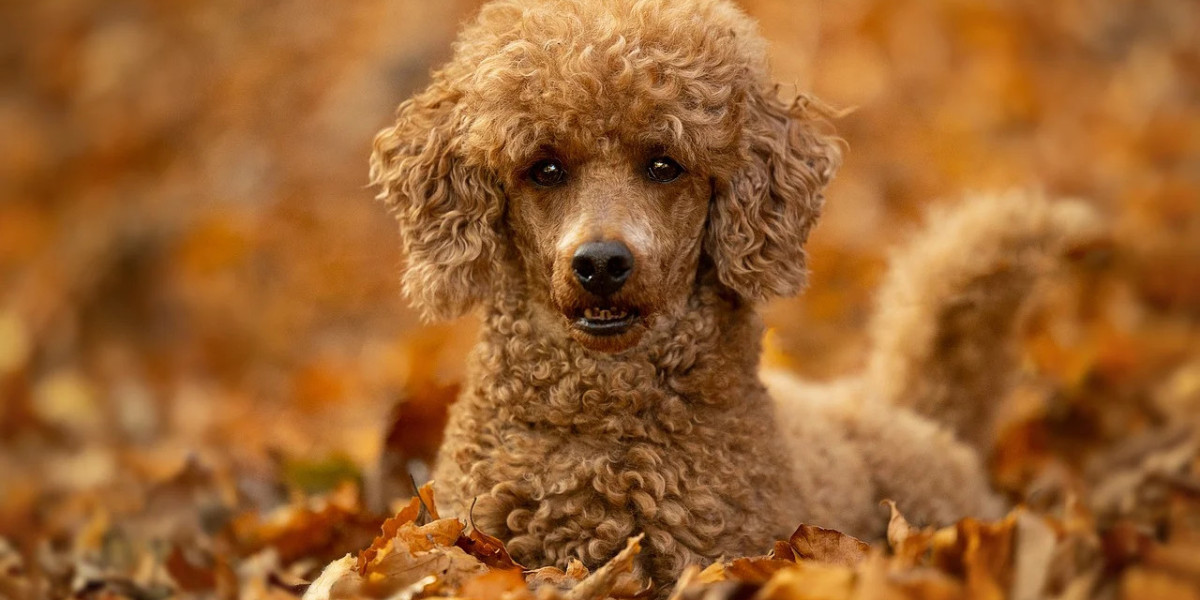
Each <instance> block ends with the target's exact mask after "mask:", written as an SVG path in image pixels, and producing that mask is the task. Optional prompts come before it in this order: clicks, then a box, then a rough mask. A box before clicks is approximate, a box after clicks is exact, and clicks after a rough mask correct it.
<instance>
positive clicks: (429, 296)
mask: <svg viewBox="0 0 1200 600" xmlns="http://www.w3.org/2000/svg"><path fill="white" fill-rule="evenodd" d="M460 97H461V94H459V93H458V92H456V91H455V90H454V89H452V88H450V87H449V86H448V85H446V84H444V83H442V82H434V84H432V85H431V86H430V87H429V88H428V89H426V90H425V91H424V92H422V93H421V94H419V95H417V96H415V97H414V98H412V99H410V100H408V101H406V102H405V103H403V104H401V105H400V108H399V109H398V110H397V118H396V124H395V125H394V126H392V127H388V128H386V129H384V130H382V131H380V132H379V134H378V135H376V136H375V145H374V151H373V152H372V154H371V181H372V183H373V184H375V185H378V186H379V187H380V191H379V198H380V199H381V200H383V201H384V202H385V203H386V204H387V206H388V208H390V209H391V211H392V213H393V214H394V215H395V217H396V220H397V221H398V222H399V223H400V237H401V240H402V244H403V249H404V254H405V261H406V264H405V269H404V276H403V284H404V290H405V295H406V296H408V298H409V300H410V301H411V302H412V303H413V305H414V306H415V307H416V308H417V309H418V310H420V311H421V314H422V315H423V316H424V317H425V318H427V319H433V318H452V317H455V316H458V315H461V314H462V313H464V312H466V311H468V310H469V309H470V308H471V307H472V306H474V305H475V304H476V303H477V302H479V301H481V300H483V299H484V298H485V297H486V296H487V294H488V293H489V290H490V287H491V283H490V281H491V275H490V272H491V271H492V270H493V269H494V267H495V260H496V258H497V257H496V253H497V247H498V243H497V239H498V236H497V233H496V227H497V224H498V222H499V220H500V217H501V215H502V213H503V210H504V206H503V198H504V195H503V193H502V191H501V188H500V185H499V183H498V182H497V181H496V177H495V176H494V175H493V174H492V173H490V172H489V171H488V170H486V169H485V168H484V167H482V166H479V165H471V164H468V161H467V160H466V157H465V156H464V153H463V152H462V151H461V135H462V134H463V132H464V130H465V128H466V123H465V121H466V119H465V118H464V116H463V111H462V107H461V106H460V105H459V103H458V100H459V99H460Z"/></svg>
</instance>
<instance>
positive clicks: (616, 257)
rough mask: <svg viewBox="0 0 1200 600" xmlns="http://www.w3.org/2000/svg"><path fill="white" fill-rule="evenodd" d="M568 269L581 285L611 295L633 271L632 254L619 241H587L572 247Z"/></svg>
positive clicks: (601, 293)
mask: <svg viewBox="0 0 1200 600" xmlns="http://www.w3.org/2000/svg"><path fill="white" fill-rule="evenodd" d="M571 270H573V271H575V279H578V280H579V284H580V285H582V286H583V289H585V290H587V291H589V292H591V293H593V294H595V295H597V296H611V295H613V294H615V293H616V292H617V290H619V289H621V286H622V285H625V280H626V279H629V274H630V273H632V272H633V254H632V253H630V252H629V248H628V247H626V246H625V244H622V243H621V242H588V243H586V244H583V245H582V246H580V247H579V248H578V249H577V250H575V257H574V258H572V259H571Z"/></svg>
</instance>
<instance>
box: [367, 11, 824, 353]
mask: <svg viewBox="0 0 1200 600" xmlns="http://www.w3.org/2000/svg"><path fill="white" fill-rule="evenodd" d="M455 50H456V53H455V57H454V59H453V60H452V61H451V62H450V63H449V64H448V65H446V66H445V67H444V68H443V69H442V70H440V71H438V72H436V73H435V74H434V77H433V82H432V84H431V85H430V86H429V88H427V89H426V90H425V91H423V92H422V93H420V94H418V95H417V96H415V97H414V98H412V99H411V100H408V101H407V102H405V103H404V104H402V105H401V106H400V109H399V111H398V118H397V122H396V124H395V125H394V126H392V127H390V128H387V129H385V130H383V131H382V132H380V134H379V135H378V137H377V138H376V140H375V148H374V154H373V156H372V165H371V166H372V178H373V180H374V181H375V182H376V183H377V184H379V185H380V186H381V188H382V190H381V192H380V197H381V198H383V199H384V200H385V201H386V202H387V203H388V204H389V206H390V207H391V208H392V209H393V210H394V212H395V214H396V217H397V219H398V220H399V222H400V229H401V236H402V239H403V244H404V249H405V251H406V255H407V261H408V262H407V266H406V271H405V275H404V284H405V287H406V290H407V294H408V295H409V297H410V299H411V300H412V301H413V302H414V304H415V305H417V306H418V307H419V308H420V309H421V310H422V311H423V312H424V313H425V314H426V315H427V316H431V317H432V316H437V317H449V316H454V315H457V314H459V313H462V312H464V311H465V310H467V309H469V308H470V307H471V306H472V305H474V304H475V303H476V302H479V301H481V300H484V299H486V298H487V297H488V295H489V293H490V292H491V285H492V283H493V281H494V280H495V274H496V273H497V272H498V271H499V263H500V261H505V260H512V261H516V263H517V267H518V269H519V272H520V273H522V275H523V277H524V279H525V283H526V285H525V287H526V293H527V294H528V295H529V296H530V298H531V299H532V300H533V302H534V304H535V305H536V306H537V307H538V310H541V311H543V312H545V313H546V314H547V315H553V321H554V322H557V323H558V324H560V325H561V326H563V327H565V328H566V331H568V332H569V333H570V335H571V336H572V337H573V338H575V339H576V340H577V341H579V342H580V343H581V344H583V345H585V346H587V347H589V348H593V349H597V350H604V351H620V350H623V349H626V348H629V347H631V346H633V345H634V344H636V342H637V341H638V339H640V337H641V335H642V333H644V331H645V328H646V326H647V324H648V322H649V320H650V319H652V318H654V317H656V316H657V315H663V314H671V313H672V312H674V311H678V310H680V309H681V307H683V306H684V304H685V300H686V299H687V298H688V296H689V295H690V294H691V292H692V291H693V289H694V288H695V286H696V285H698V282H699V281H700V280H701V279H702V275H704V273H705V272H707V271H710V270H711V271H713V272H715V275H716V279H717V280H718V281H719V282H720V284H722V285H723V286H725V287H727V288H728V289H729V290H731V291H732V292H733V293H734V294H736V295H738V296H740V297H742V298H744V299H747V300H751V301H754V300H762V299H765V298H768V297H771V296H784V295H791V294H794V293H796V292H798V291H799V289H800V287H801V286H802V285H803V283H804V280H805V275H806V269H805V257H804V250H803V245H804V242H805V240H806V238H807V236H808V232H809V229H810V228H811V227H812V225H813V223H814V222H815V220H816V218H817V216H818V213H819V211H820V208H821V203H822V196H821V192H822V189H823V188H824V187H825V185H826V184H827V183H828V182H829V180H830V178H831V177H832V174H833V171H834V170H835V168H836V167H837V164H838V162H839V152H838V149H837V146H836V144H835V143H834V140H833V139H832V138H829V137H827V136H825V135H822V134H821V133H820V131H819V129H820V119H819V118H814V116H813V113H814V112H815V111H813V110H812V109H811V108H810V107H809V105H808V102H807V99H806V98H801V99H799V100H797V101H794V102H791V103H784V102H782V101H780V99H779V98H778V97H777V94H776V89H775V87H774V86H773V85H772V84H771V83H770V82H769V80H768V77H767V69H766V59H765V44H764V42H763V41H762V40H761V38H760V36H759V34H758V33H757V31H756V29H755V26H754V24H753V22H752V21H751V20H750V19H749V18H748V17H746V16H745V15H744V14H742V13H741V12H740V11H739V10H738V9H737V8H735V7H733V6H732V4H730V3H728V2H726V1H723V0H700V1H697V2H677V1H673V0H590V1H589V0H560V1H542V2H529V1H516V0H501V1H498V2H493V3H491V4H489V5H487V6H485V7H484V9H483V10H482V12H481V13H480V15H479V18H478V19H477V21H476V22H475V23H474V24H473V25H471V26H470V27H468V28H467V29H466V30H465V31H464V32H463V33H462V35H461V37H460V41H459V42H458V43H457V44H456V47H455ZM509 250H511V251H509Z"/></svg>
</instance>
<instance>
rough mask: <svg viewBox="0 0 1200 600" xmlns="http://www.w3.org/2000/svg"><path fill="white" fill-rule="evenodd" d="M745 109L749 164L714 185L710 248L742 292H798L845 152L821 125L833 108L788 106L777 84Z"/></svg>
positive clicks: (760, 296)
mask: <svg viewBox="0 0 1200 600" xmlns="http://www.w3.org/2000/svg"><path fill="white" fill-rule="evenodd" d="M745 110H746V113H745V114H746V117H745V118H746V125H745V133H744V136H745V137H744V138H743V140H744V141H743V156H744V158H743V163H742V165H741V167H740V169H738V170H736V171H735V172H734V173H733V174H732V175H731V176H730V178H729V180H728V181H718V182H717V184H716V186H715V190H714V194H713V204H712V206H711V207H710V209H709V223H708V231H707V234H706V239H705V248H706V250H707V252H708V254H709V256H711V257H712V259H713V263H714V265H715V267H716V270H717V276H718V277H719V278H720V280H721V282H722V283H723V284H725V285H726V286H728V287H729V288H731V289H733V290H734V291H735V292H737V293H738V294H739V295H741V296H742V297H744V298H747V299H750V300H765V299H767V298H770V297H773V296H792V295H795V294H796V293H798V292H799V291H800V289H801V288H802V287H803V286H804V283H805V281H806V279H807V276H808V271H807V268H806V266H805V254H804V242H805V241H806V240H807V239H808V232H809V230H810V229H811V228H812V226H813V224H814V223H816V220H817V217H818V216H819V215H820V213H821V205H822V204H823V202H824V196H822V190H823V189H824V188H825V185H826V184H828V183H829V181H830V179H832V178H833V172H834V171H835V170H836V169H837V167H838V165H839V164H840V163H841V152H840V150H839V148H838V146H837V140H836V139H835V138H833V137H831V136H828V135H825V134H823V133H821V132H820V131H819V129H820V127H821V126H822V125H824V123H825V121H824V116H826V114H827V113H828V112H829V111H828V110H826V109H824V108H819V107H818V106H817V105H815V104H814V101H813V100H811V99H809V98H808V97H807V96H800V97H799V98H796V99H795V100H794V101H793V102H792V103H791V105H786V104H784V103H783V102H781V101H780V100H779V99H778V98H777V97H776V95H775V93H774V90H769V91H763V92H758V93H751V94H750V95H749V97H748V98H747V105H746V107H745Z"/></svg>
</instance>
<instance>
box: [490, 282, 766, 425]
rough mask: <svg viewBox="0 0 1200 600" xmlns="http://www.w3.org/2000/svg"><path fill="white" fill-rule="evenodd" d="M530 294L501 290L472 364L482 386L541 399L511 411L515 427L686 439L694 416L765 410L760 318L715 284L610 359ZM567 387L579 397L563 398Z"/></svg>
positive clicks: (703, 285) (516, 285)
mask: <svg viewBox="0 0 1200 600" xmlns="http://www.w3.org/2000/svg"><path fill="white" fill-rule="evenodd" d="M531 296H532V295H531V294H529V293H528V290H526V289H525V285H524V282H523V281H519V280H516V281H514V280H508V281H506V282H505V284H504V286H503V287H502V288H501V289H500V290H499V291H498V293H497V294H496V296H495V298H494V301H493V302H492V303H491V305H490V306H489V307H488V311H487V313H486V317H485V319H484V324H483V331H482V334H481V337H482V340H481V341H482V343H481V344H480V345H479V346H478V348H477V351H476V356H475V361H474V363H475V364H474V379H476V380H479V382H480V383H482V382H483V381H487V382H489V383H492V384H502V383H504V382H506V381H507V382H511V383H513V384H517V385H520V386H521V387H522V388H523V389H526V390H537V391H540V392H541V393H536V394H534V395H532V396H527V397H525V398H523V399H522V401H520V402H514V403H513V404H512V405H510V406H508V407H507V408H508V410H509V411H511V413H510V416H511V417H512V418H513V419H514V421H515V422H523V423H528V424H530V425H539V426H547V425H549V426H563V425H569V426H570V427H572V428H573V429H576V430H578V431H595V432H597V433H601V434H603V435H606V436H611V435H613V434H617V435H618V436H622V437H623V436H630V437H641V436H643V435H650V434H651V432H652V429H647V427H650V426H652V425H655V424H657V425H658V426H659V427H661V428H662V429H663V430H666V431H681V430H683V429H685V428H687V427H688V423H687V422H688V420H690V419H691V418H694V416H695V413H697V412H712V411H723V410H736V411H737V412H739V413H743V414H745V413H746V411H748V410H749V411H750V412H751V413H754V412H756V409H758V408H760V407H759V406H758V405H759V404H762V408H765V407H766V394H765V391H763V389H762V386H761V384H760V383H759V379H758V365H759V354H760V348H761V344H760V339H761V337H762V332H763V325H762V322H761V319H760V318H759V316H758V314H757V313H756V312H755V310H754V308H753V306H751V305H749V304H746V303H744V302H741V301H740V300H739V299H737V298H736V297H734V296H732V295H731V294H730V293H729V292H728V290H725V289H724V288H722V287H721V286H720V285H719V284H718V283H716V281H715V277H702V278H701V280H699V281H697V283H696V285H695V286H694V288H693V290H692V293H691V294H690V296H689V297H688V298H687V300H686V301H685V302H683V303H681V305H680V306H678V307H675V308H674V309H673V310H671V311H669V312H667V313H665V314H659V315H656V316H655V317H653V321H652V322H651V324H650V326H649V327H648V330H647V331H646V333H645V334H644V336H643V338H642V339H641V340H640V342H639V343H638V344H637V345H636V346H635V347H633V348H631V349H629V350H626V351H623V352H619V353H613V354H609V353H604V352H599V351H593V350H588V349H586V348H584V347H583V346H582V345H580V344H579V343H578V342H576V341H575V340H573V339H571V338H570V337H569V335H568V334H567V332H566V326H565V323H564V322H561V321H560V317H559V316H558V315H557V314H549V311H547V310H546V309H544V308H542V307H539V306H535V305H534V304H533V302H534V301H532V300H530V298H531ZM564 388H572V389H578V390H579V393H578V394H566V395H564V394H561V393H560V392H561V391H564ZM748 392H749V396H747V393H748ZM673 401H681V402H682V403H683V404H682V405H680V406H677V407H676V406H671V404H672V402H673ZM673 409H678V410H673ZM623 425H624V426H623ZM597 426H598V427H599V429H597Z"/></svg>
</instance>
